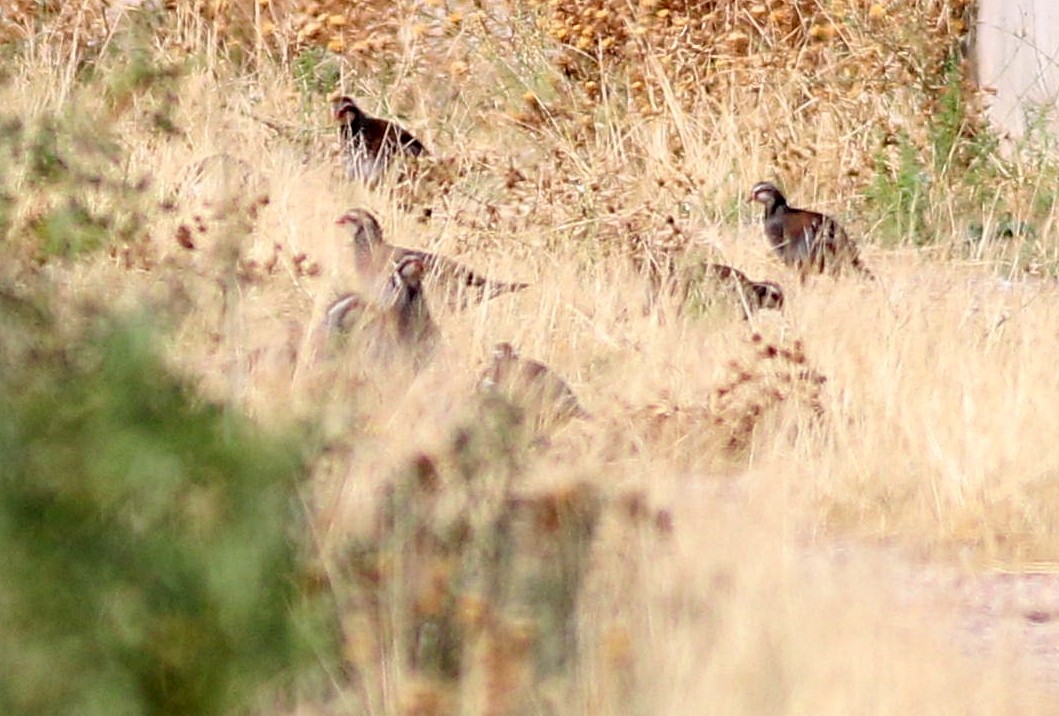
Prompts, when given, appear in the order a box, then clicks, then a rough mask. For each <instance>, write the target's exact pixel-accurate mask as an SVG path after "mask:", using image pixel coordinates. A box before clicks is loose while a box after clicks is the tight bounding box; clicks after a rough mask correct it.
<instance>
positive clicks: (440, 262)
mask: <svg viewBox="0 0 1059 716" xmlns="http://www.w3.org/2000/svg"><path fill="white" fill-rule="evenodd" d="M335 223H337V224H338V225H339V226H343V227H345V228H346V229H347V230H348V231H349V233H350V235H351V236H352V239H353V260H354V265H355V266H356V269H357V274H358V275H359V276H360V279H361V281H363V282H364V284H365V285H367V286H369V287H374V286H378V284H379V280H380V277H381V276H383V275H385V274H384V273H383V271H384V270H385V267H388V266H391V265H393V263H394V262H395V261H399V260H400V259H401V258H402V257H405V256H414V257H416V258H417V259H419V260H420V261H421V262H422V263H423V266H424V267H425V269H426V273H427V277H428V278H427V281H428V282H429V283H431V284H432V286H431V290H432V292H434V293H435V294H438V295H440V298H441V300H442V301H444V302H445V303H446V305H448V306H450V307H451V308H454V309H457V310H458V309H461V308H465V307H466V306H468V305H469V304H472V303H481V302H482V301H487V300H489V299H491V298H495V297H496V296H499V295H501V294H504V293H512V292H514V291H521V290H522V289H524V288H526V287H528V286H529V284H528V283H506V282H503V281H494V280H492V279H490V278H488V277H487V276H483V275H481V274H478V273H475V272H474V271H472V270H471V269H469V268H467V267H466V266H464V265H463V264H461V263H458V262H456V261H453V260H452V259H449V258H445V257H444V256H438V255H437V254H432V253H428V252H426V251H419V250H416V249H406V248H404V247H401V246H394V245H392V244H389V243H387V242H386V240H385V239H384V238H383V236H382V227H380V226H379V222H378V220H377V219H376V218H375V217H374V216H373V215H372V213H371V212H369V211H367V210H365V209H353V210H352V211H349V212H347V213H345V214H343V215H342V216H340V217H339V218H338V220H337V221H336V222H335Z"/></svg>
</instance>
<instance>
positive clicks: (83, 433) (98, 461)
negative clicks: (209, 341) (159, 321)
mask: <svg viewBox="0 0 1059 716" xmlns="http://www.w3.org/2000/svg"><path fill="white" fill-rule="evenodd" d="M91 322H92V323H94V324H95V325H94V326H93V327H92V328H91V329H90V330H85V331H83V332H81V333H80V335H78V336H76V337H74V338H68V337H64V336H63V335H61V333H62V332H61V331H59V330H58V329H57V328H56V324H55V322H54V321H53V320H52V319H51V318H50V316H49V315H48V312H47V310H46V309H44V308H42V307H41V305H39V304H38V303H33V302H31V301H28V300H25V299H23V298H19V297H14V296H12V295H10V294H4V293H0V333H2V334H3V335H4V337H5V338H4V340H3V341H0V411H2V414H3V416H4V417H3V419H2V420H0V552H2V553H3V555H4V557H3V559H2V560H0V623H2V624H3V628H2V629H0V663H3V664H4V668H3V670H2V671H0V713H5V714H27V715H29V714H78V715H80V716H85V715H91V714H108V715H110V716H113V715H115V714H130V715H131V714H197V715H202V714H219V713H227V712H230V711H231V710H232V709H233V708H237V707H242V706H245V705H246V704H247V703H250V702H252V701H253V700H254V699H256V698H259V697H260V695H261V693H262V687H263V686H264V685H265V684H266V683H275V680H276V679H278V678H279V677H281V676H283V675H284V674H286V673H290V672H289V670H290V668H291V667H292V666H293V665H294V664H295V662H296V661H297V656H298V654H299V653H300V652H301V650H300V649H299V648H298V644H299V639H297V638H296V634H297V623H298V622H297V620H296V619H295V618H294V617H292V614H293V613H294V612H295V611H296V609H295V607H296V606H297V604H298V593H297V585H298V584H299V581H298V556H299V555H298V547H297V544H296V541H295V540H294V539H293V534H294V533H293V529H292V527H293V525H292V518H293V517H294V516H295V515H296V512H295V511H294V509H293V505H292V497H293V493H294V489H295V488H296V486H297V482H298V480H300V479H301V478H302V476H303V474H304V467H303V464H302V460H301V458H300V457H299V455H298V453H297V452H296V451H295V450H294V449H292V448H291V446H289V445H284V444H282V443H279V442H276V441H275V440H269V439H267V438H265V437H263V436H261V435H259V434H257V433H256V432H255V431H254V430H253V429H252V428H251V427H250V426H249V425H248V424H247V423H246V421H245V420H243V419H242V418H241V417H239V416H238V415H235V414H233V413H231V412H230V411H227V410H224V409H222V408H218V407H214V406H210V405H205V404H203V402H202V401H201V399H199V398H197V397H196V396H195V394H194V393H193V392H192V391H191V390H190V389H189V387H188V386H187V385H186V384H185V383H184V382H183V381H181V380H179V379H177V378H174V377H173V376H172V375H171V374H170V372H169V371H168V370H167V369H166V368H165V367H164V365H163V364H162V363H161V362H160V361H159V360H158V358H157V357H156V356H155V355H154V354H153V352H152V350H151V348H150V345H151V342H150V340H149V332H148V331H146V330H144V329H143V328H141V327H137V326H136V325H135V324H132V325H130V324H127V323H121V322H117V321H115V320H113V319H109V318H98V317H97V318H94V319H92V321H91Z"/></svg>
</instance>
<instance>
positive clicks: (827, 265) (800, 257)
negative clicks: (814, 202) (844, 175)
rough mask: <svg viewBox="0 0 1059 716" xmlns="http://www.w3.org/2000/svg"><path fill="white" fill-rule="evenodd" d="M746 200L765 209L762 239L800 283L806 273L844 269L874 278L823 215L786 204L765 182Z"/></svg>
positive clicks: (846, 238)
mask: <svg viewBox="0 0 1059 716" xmlns="http://www.w3.org/2000/svg"><path fill="white" fill-rule="evenodd" d="M750 200H751V201H756V202H758V203H760V204H762V205H764V207H765V217H764V223H765V236H766V238H767V239H768V241H769V244H770V245H771V246H772V250H773V251H774V252H775V253H776V255H777V256H779V257H780V258H781V259H782V260H783V262H784V263H785V264H787V265H788V266H793V267H796V268H797V269H798V270H799V271H800V272H801V275H802V280H803V281H804V280H805V277H806V275H807V274H809V273H813V272H815V273H824V271H825V270H826V271H829V272H830V273H831V274H832V275H835V274H838V273H840V272H841V271H842V269H843V268H845V267H846V266H850V267H852V268H853V269H854V270H855V271H857V272H858V273H860V274H861V275H862V276H864V277H866V278H872V279H873V278H875V276H874V275H873V274H872V272H871V271H869V270H868V268H867V267H866V266H864V264H863V263H861V260H860V255H859V252H858V251H857V246H856V244H854V243H853V240H852V239H850V238H849V234H847V233H846V231H845V229H843V228H842V227H841V226H840V225H839V224H838V222H837V221H835V220H834V219H833V218H831V217H830V216H827V215H826V214H821V213H819V212H816V211H808V210H806V209H794V208H791V207H790V206H788V205H787V200H786V199H785V198H784V196H783V194H782V193H780V190H779V189H777V188H776V186H775V185H774V184H770V183H769V182H758V183H757V184H755V185H754V187H753V188H752V189H751V190H750Z"/></svg>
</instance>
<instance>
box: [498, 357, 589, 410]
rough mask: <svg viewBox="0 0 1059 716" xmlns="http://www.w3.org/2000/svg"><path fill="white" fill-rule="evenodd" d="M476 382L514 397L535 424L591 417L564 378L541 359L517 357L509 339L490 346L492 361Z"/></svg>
mask: <svg viewBox="0 0 1059 716" xmlns="http://www.w3.org/2000/svg"><path fill="white" fill-rule="evenodd" d="M478 385H479V388H480V389H482V390H496V391H498V392H500V393H503V394H504V395H507V396H508V397H509V398H512V399H514V400H516V401H518V402H519V403H520V404H521V405H522V406H523V407H525V408H526V410H527V411H528V412H531V413H532V414H533V415H534V416H535V418H536V420H537V422H538V424H551V425H555V424H557V423H564V422H566V421H568V420H570V419H572V418H591V417H592V416H591V414H590V413H588V412H586V411H585V410H584V409H583V408H582V407H581V405H580V403H578V401H577V396H576V395H574V391H573V389H571V388H570V386H569V385H568V384H567V382H566V381H565V380H563V379H562V378H560V377H559V376H558V375H557V374H556V373H555V371H553V370H552V369H551V368H549V367H548V366H546V365H544V364H543V363H540V362H538V361H535V360H530V359H528V358H521V357H520V356H519V355H518V353H516V352H515V349H514V347H513V346H512V345H511V344H510V343H497V344H496V345H495V346H493V362H492V364H491V365H490V366H488V367H487V368H486V370H485V371H484V372H483V374H482V376H481V379H480V380H479V383H478Z"/></svg>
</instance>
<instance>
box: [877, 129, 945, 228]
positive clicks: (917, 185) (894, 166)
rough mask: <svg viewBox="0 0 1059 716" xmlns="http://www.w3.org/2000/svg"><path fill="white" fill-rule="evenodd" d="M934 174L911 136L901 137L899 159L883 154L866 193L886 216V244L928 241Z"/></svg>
mask: <svg viewBox="0 0 1059 716" xmlns="http://www.w3.org/2000/svg"><path fill="white" fill-rule="evenodd" d="M929 186H930V174H929V173H928V172H927V170H926V168H925V167H924V166H923V164H922V162H921V161H920V158H919V152H918V151H917V150H916V147H915V145H913V144H912V142H911V141H910V140H909V138H908V135H907V134H905V133H903V132H902V133H901V134H899V135H898V136H897V160H896V162H893V163H892V162H891V161H889V160H888V159H887V157H886V155H885V154H882V153H880V154H879V155H878V156H877V158H876V162H875V175H874V177H873V178H872V183H871V184H870V185H869V186H868V189H867V191H866V196H867V199H868V201H869V202H870V203H871V204H872V205H873V206H874V208H875V209H876V211H877V213H879V214H880V215H881V216H882V217H883V221H882V224H881V226H880V236H881V237H882V242H881V243H882V244H883V245H884V246H893V245H894V244H897V243H899V242H901V241H905V240H910V241H911V242H912V243H915V244H919V245H921V244H924V243H926V242H927V241H928V237H927V235H926V227H927V220H926V210H927V198H928V197H927V190H928V188H929Z"/></svg>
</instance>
